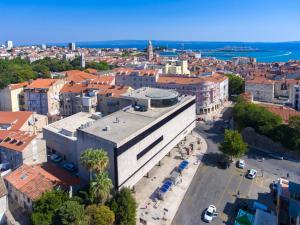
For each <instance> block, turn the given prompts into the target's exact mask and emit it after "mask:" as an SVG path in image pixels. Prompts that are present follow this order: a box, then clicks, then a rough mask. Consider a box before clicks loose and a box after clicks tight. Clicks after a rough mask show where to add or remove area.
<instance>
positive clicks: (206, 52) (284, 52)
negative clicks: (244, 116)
mask: <svg viewBox="0 0 300 225" xmlns="http://www.w3.org/2000/svg"><path fill="white" fill-rule="evenodd" d="M147 44H148V41H146V40H145V41H142V40H139V41H97V42H78V43H76V45H77V46H78V47H85V48H138V49H145V48H146V47H147ZM152 44H153V46H154V47H158V46H162V47H167V48H168V49H178V50H193V51H200V52H201V53H202V56H203V57H216V58H218V59H222V60H229V59H231V58H232V57H236V56H249V57H254V58H256V59H257V61H258V62H287V61H289V60H300V42H278V43H275V42H272V43H269V42H266V43H264V42H200V41H199V42H198V41H152ZM226 47H229V48H241V47H242V48H249V49H255V50H256V51H234V52H233V51H224V50H223V51H217V50H218V49H223V48H226Z"/></svg>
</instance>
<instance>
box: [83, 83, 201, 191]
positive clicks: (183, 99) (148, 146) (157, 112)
mask: <svg viewBox="0 0 300 225" xmlns="http://www.w3.org/2000/svg"><path fill="white" fill-rule="evenodd" d="M125 95H126V97H127V99H129V100H130V99H131V101H133V102H136V103H137V104H134V107H131V106H129V107H127V108H125V109H123V110H120V111H117V112H115V113H112V114H110V115H108V116H105V117H102V118H101V119H98V120H96V121H95V122H94V123H93V124H91V125H90V126H88V127H86V128H82V129H78V130H77V154H78V160H79V157H80V155H81V153H82V152H84V151H85V150H86V149H87V148H103V149H104V150H105V151H107V153H108V156H109V161H110V162H109V168H108V171H109V175H110V177H111V179H112V181H113V184H114V186H115V188H116V189H120V188H121V187H124V186H126V187H133V186H134V185H135V184H136V183H137V182H138V181H139V180H140V179H141V178H142V177H143V176H144V175H146V174H147V173H148V172H149V171H150V170H151V169H152V168H153V167H154V166H155V165H156V164H157V163H158V162H159V161H160V160H161V159H162V158H163V157H164V156H165V155H166V154H168V153H169V152H170V151H171V149H172V148H173V147H174V146H175V145H176V144H178V143H179V142H180V141H181V140H182V139H183V138H184V137H185V136H186V135H187V134H188V133H189V132H191V131H192V130H193V129H194V127H195V119H196V115H195V111H196V105H195V97H192V96H179V93H178V92H176V91H174V90H163V89H156V88H141V89H138V90H135V91H133V92H131V93H130V94H125ZM141 108H143V110H140V109H141ZM120 131H121V132H120ZM79 176H80V177H81V178H82V179H87V178H88V177H89V176H88V171H86V170H85V169H84V168H83V167H81V165H79Z"/></svg>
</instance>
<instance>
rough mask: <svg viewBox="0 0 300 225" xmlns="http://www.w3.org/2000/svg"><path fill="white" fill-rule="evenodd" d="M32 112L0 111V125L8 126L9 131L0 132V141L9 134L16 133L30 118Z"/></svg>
mask: <svg viewBox="0 0 300 225" xmlns="http://www.w3.org/2000/svg"><path fill="white" fill-rule="evenodd" d="M32 114H33V112H28V111H18V112H4V111H0V125H10V126H11V127H10V129H9V130H0V141H1V140H3V139H4V138H5V137H6V136H7V135H8V134H9V133H10V132H12V131H18V130H20V129H21V127H22V126H24V124H25V123H26V122H27V121H28V119H29V118H30V117H31V116H32Z"/></svg>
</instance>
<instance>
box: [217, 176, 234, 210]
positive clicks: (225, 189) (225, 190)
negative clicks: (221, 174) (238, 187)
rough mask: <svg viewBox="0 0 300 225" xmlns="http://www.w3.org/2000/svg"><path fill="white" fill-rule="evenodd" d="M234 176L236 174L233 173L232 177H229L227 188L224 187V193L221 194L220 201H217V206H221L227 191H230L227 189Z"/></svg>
mask: <svg viewBox="0 0 300 225" xmlns="http://www.w3.org/2000/svg"><path fill="white" fill-rule="evenodd" d="M233 176H234V174H233V173H231V175H230V178H229V179H228V181H227V184H226V186H225V188H224V191H223V192H222V194H221V196H220V199H219V201H218V203H217V205H216V206H217V208H219V206H220V204H221V202H222V200H223V198H224V195H225V193H227V192H228V190H227V189H228V186H229V184H230V182H231V180H232V177H233Z"/></svg>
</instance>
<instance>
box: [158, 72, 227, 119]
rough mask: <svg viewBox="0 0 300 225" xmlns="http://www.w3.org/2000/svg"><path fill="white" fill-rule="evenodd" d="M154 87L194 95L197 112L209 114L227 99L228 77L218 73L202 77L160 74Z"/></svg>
mask: <svg viewBox="0 0 300 225" xmlns="http://www.w3.org/2000/svg"><path fill="white" fill-rule="evenodd" d="M156 87H158V88H165V89H175V90H176V91H178V92H179V93H180V94H182V95H193V96H196V113H197V114H209V113H211V112H213V111H215V110H217V109H218V108H220V107H222V106H223V104H224V103H225V102H227V101H228V78H227V77H226V76H225V75H223V74H219V73H214V74H212V75H211V76H202V77H201V76H200V77H182V76H180V77H179V76H160V77H159V79H158V81H157V84H156Z"/></svg>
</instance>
